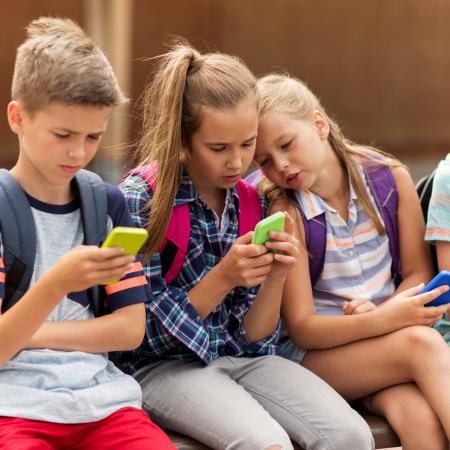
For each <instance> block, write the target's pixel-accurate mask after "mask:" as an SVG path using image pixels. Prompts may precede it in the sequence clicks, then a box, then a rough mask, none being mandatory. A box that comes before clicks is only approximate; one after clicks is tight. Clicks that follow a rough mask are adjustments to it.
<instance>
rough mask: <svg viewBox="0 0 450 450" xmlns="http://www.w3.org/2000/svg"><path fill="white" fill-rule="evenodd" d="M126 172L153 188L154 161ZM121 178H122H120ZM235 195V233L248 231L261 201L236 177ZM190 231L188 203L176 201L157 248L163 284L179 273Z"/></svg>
mask: <svg viewBox="0 0 450 450" xmlns="http://www.w3.org/2000/svg"><path fill="white" fill-rule="evenodd" d="M128 175H140V176H141V177H142V178H143V179H144V180H145V182H146V183H147V185H148V187H149V188H150V189H151V190H152V191H153V192H155V189H156V165H155V164H150V165H148V166H140V167H136V168H135V169H133V170H130V171H129V172H127V173H126V174H125V175H124V177H123V179H124V178H126V177H127V176H128ZM123 179H122V180H123ZM236 190H237V194H238V196H239V206H240V210H239V236H242V235H243V234H245V233H247V232H248V231H252V230H253V229H254V228H255V225H256V224H257V223H258V222H259V221H260V220H261V202H260V199H259V194H258V192H257V190H256V189H255V188H254V187H253V186H251V185H250V184H248V183H246V182H245V181H242V180H240V181H238V183H237V184H236ZM190 232H191V218H190V215H189V205H188V204H184V205H178V206H175V207H174V208H173V209H172V213H171V215H170V219H169V225H168V227H167V231H166V235H165V237H164V241H163V243H162V244H161V247H160V249H159V253H160V257H161V270H162V275H163V277H164V279H165V280H166V283H167V284H170V283H171V282H172V281H174V280H175V279H176V278H177V276H178V274H179V273H180V270H181V267H182V266H183V262H184V259H185V257H186V253H187V249H188V245H189V238H190Z"/></svg>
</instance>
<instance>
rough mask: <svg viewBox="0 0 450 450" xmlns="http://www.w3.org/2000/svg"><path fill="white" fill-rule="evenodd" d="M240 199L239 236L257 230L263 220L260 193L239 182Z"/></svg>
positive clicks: (247, 184) (241, 181)
mask: <svg viewBox="0 0 450 450" xmlns="http://www.w3.org/2000/svg"><path fill="white" fill-rule="evenodd" d="M236 191H237V194H238V197H239V236H242V235H244V234H245V233H247V232H249V231H253V230H254V229H255V226H256V224H257V223H258V222H259V221H260V220H261V202H260V200H259V194H258V191H257V190H256V189H255V188H254V187H253V186H252V185H251V184H249V183H246V182H245V181H243V180H239V181H238V182H237V184H236Z"/></svg>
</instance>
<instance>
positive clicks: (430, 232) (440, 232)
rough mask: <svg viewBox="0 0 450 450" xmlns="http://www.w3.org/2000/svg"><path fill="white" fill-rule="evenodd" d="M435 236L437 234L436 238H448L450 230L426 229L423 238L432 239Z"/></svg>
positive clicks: (439, 228)
mask: <svg viewBox="0 0 450 450" xmlns="http://www.w3.org/2000/svg"><path fill="white" fill-rule="evenodd" d="M435 234H437V235H438V236H450V230H449V229H448V228H442V227H429V228H427V232H426V234H425V236H426V237H427V238H429V237H431V238H432V237H433V236H434V235H435Z"/></svg>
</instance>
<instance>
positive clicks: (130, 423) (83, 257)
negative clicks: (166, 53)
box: [0, 18, 174, 450]
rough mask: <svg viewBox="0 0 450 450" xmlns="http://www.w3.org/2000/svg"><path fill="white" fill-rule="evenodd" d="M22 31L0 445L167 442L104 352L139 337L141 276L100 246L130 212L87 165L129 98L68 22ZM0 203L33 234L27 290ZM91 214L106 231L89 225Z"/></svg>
mask: <svg viewBox="0 0 450 450" xmlns="http://www.w3.org/2000/svg"><path fill="white" fill-rule="evenodd" d="M27 31H28V37H27V39H26V40H25V42H24V43H23V44H22V45H21V46H20V47H19V49H18V51H17V57H16V65H15V70H14V76H13V83H12V101H11V102H10V103H9V104H8V121H9V125H10V127H11V130H12V131H13V132H14V133H16V134H17V136H18V140H19V150H20V152H19V157H18V160H17V162H16V164H15V166H14V167H13V168H12V169H11V171H10V172H8V171H5V170H2V171H1V174H0V204H1V205H3V207H2V208H1V210H0V298H1V299H2V300H3V304H2V314H1V315H0V340H1V342H2V344H1V346H0V366H1V367H0V389H1V392H2V397H1V399H0V448H12V449H18V448H20V449H31V448H40V449H41V448H42V449H47V448H48V449H50V448H52V449H54V448H64V449H69V448H73V449H75V448H78V449H88V448H96V449H119V448H120V449H130V450H134V449H136V450H137V449H139V450H140V449H143V448H152V449H173V448H174V447H173V445H172V444H171V443H170V441H169V439H168V438H167V436H165V434H164V433H163V432H162V431H161V430H160V429H159V428H158V427H156V426H155V425H154V424H153V423H152V422H151V421H150V420H149V418H148V416H147V415H146V414H145V413H144V412H143V411H142V410H141V391H140V388H139V385H138V384H137V382H136V381H135V380H133V378H131V377H129V376H127V375H125V374H123V373H122V372H121V371H120V370H119V369H117V368H116V367H115V366H114V364H112V362H110V361H109V360H108V357H107V352H109V351H116V350H130V349H133V348H136V347H137V346H138V345H139V344H140V342H141V341H142V338H143V336H144V330H145V308H144V301H145V298H146V295H147V289H148V288H147V287H146V286H147V280H146V278H145V276H144V274H143V271H142V266H141V264H140V263H138V262H135V261H134V260H133V258H132V257H129V256H125V255H124V252H123V249H121V248H110V249H101V248H99V247H98V244H100V240H101V239H104V234H106V232H107V231H109V230H110V229H111V228H112V227H113V226H131V219H130V216H129V213H128V209H127V206H126V203H125V200H124V198H123V197H122V195H121V193H120V191H118V189H116V188H114V187H113V186H111V185H109V184H106V183H103V182H102V181H101V180H100V179H99V178H98V177H97V176H96V175H94V174H92V173H90V172H87V171H85V170H82V169H83V168H84V167H85V166H86V165H88V164H89V162H90V161H91V160H92V159H93V157H94V156H95V153H96V151H97V149H98V145H99V142H100V139H101V136H102V134H103V133H104V131H105V128H106V125H107V122H108V118H109V115H110V113H111V110H112V108H113V107H114V106H116V105H119V104H121V103H123V102H124V101H125V98H124V96H123V94H122V92H121V90H120V88H119V86H118V84H117V80H116V77H115V75H114V73H113V71H112V68H111V66H110V64H109V63H108V61H107V59H106V57H105V56H104V54H103V53H102V51H101V50H100V49H99V48H98V47H97V46H95V45H94V44H93V43H92V41H91V40H90V39H89V38H88V37H87V36H86V35H85V34H84V33H83V31H82V30H81V29H80V28H79V27H78V26H77V25H76V24H75V23H74V22H72V21H70V20H67V19H57V18H40V19H38V20H36V21H34V22H32V23H31V24H30V25H29V27H28V29H27ZM11 193H13V195H12V194H11ZM89 196H92V197H93V198H95V200H89V201H91V203H89V201H88V199H89V198H90V197H89ZM102 196H103V197H102ZM102 199H103V200H104V201H103V203H102ZM5 202H6V203H5ZM8 202H9V203H8ZM96 202H97V203H96ZM5 204H6V205H9V206H10V207H11V209H14V208H15V207H17V205H19V208H18V210H17V211H15V213H16V216H14V217H17V219H16V224H15V225H16V227H17V229H21V228H23V227H26V226H29V227H31V228H29V230H32V232H31V233H28V234H30V235H32V238H31V241H30V242H31V243H32V245H31V247H32V249H31V250H30V249H29V248H26V249H25V250H24V252H25V253H28V254H29V253H32V252H34V253H33V258H34V260H33V261H34V264H32V267H31V269H30V279H29V285H27V286H26V287H25V289H23V290H22V291H20V289H19V287H18V286H21V283H22V282H23V279H21V277H22V275H23V273H24V272H21V274H20V276H19V284H17V283H16V281H17V280H16V279H17V273H18V272H17V270H18V269H17V268H18V267H22V266H23V264H22V261H21V255H18V254H17V252H16V251H15V250H14V245H12V242H11V241H12V239H10V236H12V235H13V233H12V232H11V228H14V226H11V220H14V219H11V217H12V214H11V211H8V210H7V208H6V207H5V206H4V205H5ZM102 205H103V206H104V208H105V221H104V222H105V223H104V224H102V223H100V222H101V221H99V218H100V219H101V217H102V216H101V215H100V214H99V213H98V211H97V209H101V206H102ZM9 206H8V207H9ZM27 214H28V215H27ZM24 218H25V219H24ZM95 220H97V222H95ZM24 221H26V222H27V223H26V224H24V223H23V222H24ZM93 222H95V223H97V225H98V229H99V230H100V229H102V228H103V227H104V229H105V233H103V235H102V233H98V234H96V230H95V228H96V227H93V228H94V230H90V231H87V229H86V227H87V226H88V225H89V226H91V225H92V223H93ZM30 223H31V225H30ZM13 225H14V223H13ZM91 228H92V227H91ZM28 234H27V236H26V238H27V239H28V237H29V236H28ZM19 235H20V232H19ZM93 236H95V237H94V238H93ZM100 236H101V238H100ZM16 240H17V239H16ZM19 240H20V239H19ZM83 244H85V245H83ZM86 244H90V245H86ZM120 277H123V278H122V279H121V280H120V281H118V282H117V283H115V284H111V285H108V286H107V287H106V288H103V287H101V288H98V287H96V286H97V285H98V284H100V283H102V282H106V281H108V280H111V279H117V278H120ZM13 280H14V282H13ZM93 292H97V294H96V297H95V298H96V299H97V301H98V298H100V300H101V301H100V302H99V304H100V306H99V307H97V308H95V309H94V308H93V301H92V300H93V298H94V294H93ZM94 313H95V314H94Z"/></svg>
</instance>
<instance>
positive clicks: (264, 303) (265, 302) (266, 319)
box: [244, 207, 299, 342]
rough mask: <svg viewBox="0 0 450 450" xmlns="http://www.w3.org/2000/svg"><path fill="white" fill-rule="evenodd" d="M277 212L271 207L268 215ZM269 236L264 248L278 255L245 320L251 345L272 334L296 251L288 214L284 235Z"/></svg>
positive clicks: (276, 323) (277, 319)
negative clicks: (270, 239) (275, 251)
mask: <svg viewBox="0 0 450 450" xmlns="http://www.w3.org/2000/svg"><path fill="white" fill-rule="evenodd" d="M291 209H292V208H291ZM277 211H281V209H278V208H276V207H274V208H273V209H272V211H271V214H273V213H275V212H277ZM291 214H292V211H291ZM270 237H271V238H272V239H273V241H269V242H266V244H265V245H266V247H268V248H269V249H273V250H277V253H275V254H274V261H273V263H272V267H271V271H270V273H269V275H268V276H267V278H266V280H265V281H264V283H263V284H262V287H261V289H260V291H259V293H258V295H257V296H256V298H255V300H254V301H253V304H252V306H251V307H250V309H249V310H248V312H247V314H246V316H245V319H244V329H245V333H246V335H247V338H248V339H249V340H250V341H252V342H256V341H260V340H261V339H264V338H265V337H267V336H269V335H270V334H272V333H273V332H274V331H275V329H276V327H277V325H278V322H279V320H280V309H281V298H282V293H283V287H284V283H285V280H286V276H287V273H288V271H289V270H290V269H291V268H292V267H293V266H294V264H295V261H296V258H297V255H298V252H299V241H298V240H297V238H296V237H295V231H294V221H293V220H292V218H291V216H290V214H289V213H285V230H284V232H283V233H275V232H272V231H271V232H270Z"/></svg>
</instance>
